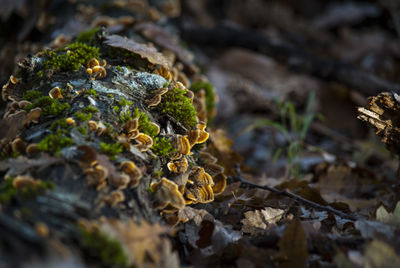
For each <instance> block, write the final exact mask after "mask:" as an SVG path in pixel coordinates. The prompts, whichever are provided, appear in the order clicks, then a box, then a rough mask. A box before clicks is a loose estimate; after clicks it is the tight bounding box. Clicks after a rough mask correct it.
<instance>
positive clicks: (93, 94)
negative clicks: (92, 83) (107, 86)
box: [84, 88, 97, 96]
mask: <svg viewBox="0 0 400 268" xmlns="http://www.w3.org/2000/svg"><path fill="white" fill-rule="evenodd" d="M84 94H85V95H92V96H97V92H96V90H94V89H93V88H92V89H87V90H85V93H84Z"/></svg>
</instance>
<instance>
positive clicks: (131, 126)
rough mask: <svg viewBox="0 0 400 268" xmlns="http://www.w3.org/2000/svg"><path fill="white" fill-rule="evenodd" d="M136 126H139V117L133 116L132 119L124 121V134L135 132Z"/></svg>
mask: <svg viewBox="0 0 400 268" xmlns="http://www.w3.org/2000/svg"><path fill="white" fill-rule="evenodd" d="M138 126H139V119H137V118H135V119H133V120H129V121H128V122H126V123H125V125H124V126H123V127H122V129H123V131H124V132H125V133H126V134H130V133H133V132H135V131H136V130H137V128H138Z"/></svg>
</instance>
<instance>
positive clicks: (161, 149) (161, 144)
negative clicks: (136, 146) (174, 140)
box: [151, 137, 176, 156]
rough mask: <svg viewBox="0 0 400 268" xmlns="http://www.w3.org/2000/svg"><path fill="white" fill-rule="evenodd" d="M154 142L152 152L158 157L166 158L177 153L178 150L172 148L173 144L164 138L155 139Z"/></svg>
mask: <svg viewBox="0 0 400 268" xmlns="http://www.w3.org/2000/svg"><path fill="white" fill-rule="evenodd" d="M153 142H154V143H153V146H152V147H151V150H152V151H153V153H155V154H156V155H158V156H166V155H168V154H171V153H174V152H176V149H175V148H174V147H172V145H171V142H170V141H169V140H168V139H166V138H164V137H161V138H160V137H155V138H154V140H153Z"/></svg>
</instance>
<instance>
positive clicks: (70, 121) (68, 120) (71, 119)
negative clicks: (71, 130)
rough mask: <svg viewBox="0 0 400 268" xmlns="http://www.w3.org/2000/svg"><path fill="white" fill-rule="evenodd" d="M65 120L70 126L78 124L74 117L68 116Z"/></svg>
mask: <svg viewBox="0 0 400 268" xmlns="http://www.w3.org/2000/svg"><path fill="white" fill-rule="evenodd" d="M65 122H66V123H67V124H68V125H70V126H75V125H76V122H75V120H74V119H73V118H72V117H68V118H66V119H65Z"/></svg>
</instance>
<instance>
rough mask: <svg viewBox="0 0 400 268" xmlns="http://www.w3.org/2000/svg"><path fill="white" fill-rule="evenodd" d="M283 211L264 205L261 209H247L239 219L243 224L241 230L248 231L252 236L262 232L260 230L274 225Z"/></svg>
mask: <svg viewBox="0 0 400 268" xmlns="http://www.w3.org/2000/svg"><path fill="white" fill-rule="evenodd" d="M284 213H285V211H284V210H282V209H276V208H271V207H266V208H264V209H262V210H255V211H247V212H246V213H244V216H245V219H243V220H241V223H242V224H243V227H242V232H244V233H250V235H252V236H257V235H258V234H260V233H261V234H262V233H263V231H262V230H266V229H267V228H268V227H271V226H275V225H276V222H278V221H279V220H280V219H281V218H282V216H283V214H284Z"/></svg>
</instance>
